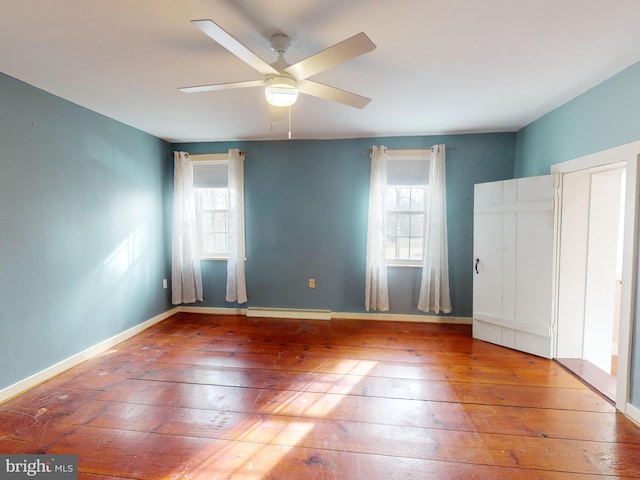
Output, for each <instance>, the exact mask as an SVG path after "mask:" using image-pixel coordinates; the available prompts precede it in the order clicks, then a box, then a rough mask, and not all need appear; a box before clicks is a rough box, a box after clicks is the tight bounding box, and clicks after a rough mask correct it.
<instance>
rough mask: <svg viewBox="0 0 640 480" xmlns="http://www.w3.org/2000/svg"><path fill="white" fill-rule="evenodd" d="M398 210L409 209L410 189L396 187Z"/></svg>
mask: <svg viewBox="0 0 640 480" xmlns="http://www.w3.org/2000/svg"><path fill="white" fill-rule="evenodd" d="M397 208H398V210H410V209H411V187H398V206H397Z"/></svg>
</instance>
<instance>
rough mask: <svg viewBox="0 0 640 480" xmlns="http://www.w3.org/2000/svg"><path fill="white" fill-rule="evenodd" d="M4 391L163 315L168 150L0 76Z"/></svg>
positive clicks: (0, 372) (0, 357) (0, 358)
mask: <svg viewBox="0 0 640 480" xmlns="http://www.w3.org/2000/svg"><path fill="white" fill-rule="evenodd" d="M0 112H2V114H1V115H0V146H1V148H0V271H1V272H2V274H1V275H0V305H2V308H0V365H2V369H0V389H2V388H4V387H7V386H9V385H12V384H13V383H15V382H17V381H20V380H22V379H24V378H26V377H28V376H30V375H32V374H34V373H37V372H39V371H41V370H43V369H45V368H47V367H50V366H51V365H53V364H55V363H57V362H60V361H62V360H64V359H66V358H68V357H70V356H72V355H74V354H76V353H79V352H81V351H82V350H84V349H86V348H88V347H91V346H93V345H95V344H97V343H99V342H100V341H102V340H105V339H107V338H110V337H112V336H114V335H116V334H118V333H120V332H122V331H124V330H126V329H128V328H130V327H133V326H135V325H136V324H139V323H141V322H142V321H144V320H148V319H149V318H152V317H154V316H156V315H158V314H160V313H163V312H165V311H167V310H168V309H169V308H170V302H169V296H168V292H169V291H168V290H163V289H162V279H163V278H167V277H168V276H169V273H170V268H169V264H170V258H169V256H168V255H167V252H169V251H170V250H169V244H168V243H167V241H168V238H169V229H168V228H169V225H168V222H166V220H165V212H166V211H167V209H166V208H165V207H166V206H167V195H166V193H167V192H170V191H171V176H172V173H171V167H170V158H171V149H170V146H169V144H168V143H166V142H164V141H162V140H159V139H157V138H155V137H152V136H150V135H148V134H146V133H143V132H141V131H138V130H135V129H133V128H131V127H128V126H125V125H123V124H121V123H118V122H115V121H113V120H111V119H108V118H106V117H103V116H101V115H98V114H96V113H93V112H91V111H89V110H86V109H84V108H81V107H79V106H77V105H74V104H72V103H69V102H67V101H65V100H62V99H60V98H58V97H55V96H53V95H50V94H48V93H45V92H43V91H42V90H38V89H36V88H34V87H32V86H29V85H27V84H25V83H22V82H20V81H17V80H15V79H13V78H11V77H8V76H6V75H3V74H0Z"/></svg>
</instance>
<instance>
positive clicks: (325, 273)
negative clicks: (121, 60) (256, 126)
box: [173, 133, 515, 317]
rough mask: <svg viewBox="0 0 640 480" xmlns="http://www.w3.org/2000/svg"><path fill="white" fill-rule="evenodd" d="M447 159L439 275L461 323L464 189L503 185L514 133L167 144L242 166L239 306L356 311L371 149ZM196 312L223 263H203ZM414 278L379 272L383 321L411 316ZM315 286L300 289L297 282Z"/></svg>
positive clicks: (465, 269)
mask: <svg viewBox="0 0 640 480" xmlns="http://www.w3.org/2000/svg"><path fill="white" fill-rule="evenodd" d="M438 143H444V144H446V145H448V146H450V147H453V150H451V151H448V152H447V162H446V168H447V210H448V237H449V267H450V283H451V296H452V304H453V311H452V313H451V314H452V315H455V316H464V317H470V316H471V312H472V310H471V308H472V280H473V277H472V255H473V252H472V243H473V185H474V184H475V183H479V182H486V181H492V180H502V179H506V178H511V177H512V176H513V156H514V149H515V133H501V134H483V135H451V136H412V137H389V138H365V139H349V140H298V141H296V140H293V141H288V140H287V141H269V142H220V143H191V144H175V145H173V147H174V149H175V150H184V151H187V152H189V153H191V154H199V153H219V152H225V151H227V149H229V148H240V149H242V150H246V151H247V152H248V155H247V159H246V161H245V197H246V198H245V209H246V235H247V258H248V260H247V263H246V277H247V294H248V298H249V301H248V306H254V307H289V308H319V309H328V310H332V311H336V312H364V284H365V252H366V230H367V208H368V195H369V174H370V159H369V156H368V155H367V154H363V151H364V150H365V149H367V148H369V147H371V146H372V145H385V146H387V147H388V148H391V149H403V148H404V149H414V148H429V147H431V146H432V145H435V144H438ZM201 265H202V270H203V284H204V302H203V303H202V305H204V306H220V307H224V306H234V305H229V304H227V303H226V302H225V300H224V292H225V278H226V277H225V275H226V273H225V272H226V263H225V262H220V261H203V262H202V263H201ZM420 275H421V269H417V268H406V267H405V268H389V292H390V295H389V297H390V298H389V302H390V311H391V313H397V314H416V315H417V314H420V313H421V312H419V311H418V310H417V308H416V306H417V303H418V296H419V287H420ZM309 278H315V279H316V288H315V289H313V290H312V289H309V288H308V286H307V280H308V279H309Z"/></svg>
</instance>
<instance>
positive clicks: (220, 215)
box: [213, 212, 227, 233]
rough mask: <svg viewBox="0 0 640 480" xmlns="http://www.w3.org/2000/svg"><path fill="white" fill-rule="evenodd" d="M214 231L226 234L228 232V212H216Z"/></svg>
mask: <svg viewBox="0 0 640 480" xmlns="http://www.w3.org/2000/svg"><path fill="white" fill-rule="evenodd" d="M213 217H214V230H215V231H216V232H217V233H226V231H227V212H214V213H213Z"/></svg>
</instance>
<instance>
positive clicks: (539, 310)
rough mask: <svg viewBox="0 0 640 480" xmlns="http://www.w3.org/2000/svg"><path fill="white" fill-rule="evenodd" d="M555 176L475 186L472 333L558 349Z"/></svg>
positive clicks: (523, 346)
mask: <svg viewBox="0 0 640 480" xmlns="http://www.w3.org/2000/svg"><path fill="white" fill-rule="evenodd" d="M556 191H557V188H556V176H555V175H544V176H539V177H528V178H519V179H514V180H505V181H500V182H490V183H482V184H478V185H476V186H475V195H474V237H473V248H474V273H473V278H474V281H473V336H474V338H478V339H480V340H485V341H488V342H492V343H496V344H498V345H502V346H505V347H509V348H514V349H517V350H521V351H524V352H527V353H532V354H535V355H539V356H542V357H546V358H551V357H552V353H553V349H552V346H553V330H554V329H553V318H554V316H553V305H554V280H553V278H554V256H555V249H554V246H555V240H556V239H555V237H556V233H555V232H556V228H555V224H556V219H555V211H556V208H555V205H556Z"/></svg>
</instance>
